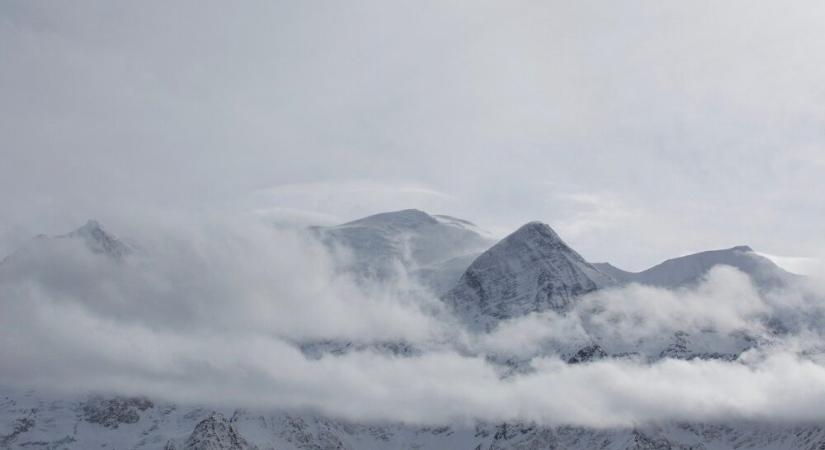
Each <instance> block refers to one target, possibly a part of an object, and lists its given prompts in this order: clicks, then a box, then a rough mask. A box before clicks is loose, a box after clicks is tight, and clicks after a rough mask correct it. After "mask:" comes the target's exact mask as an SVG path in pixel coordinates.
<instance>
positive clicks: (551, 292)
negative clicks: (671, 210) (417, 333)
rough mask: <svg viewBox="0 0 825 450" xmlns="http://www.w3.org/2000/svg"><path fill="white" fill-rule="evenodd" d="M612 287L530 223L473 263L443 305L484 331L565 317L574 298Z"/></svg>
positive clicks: (552, 234)
mask: <svg viewBox="0 0 825 450" xmlns="http://www.w3.org/2000/svg"><path fill="white" fill-rule="evenodd" d="M613 284H615V281H614V280H613V279H612V278H611V277H610V276H608V275H605V274H604V273H602V272H600V271H599V270H598V269H596V268H595V267H594V266H593V265H591V264H590V263H588V262H587V261H585V259H584V258H582V257H581V255H579V254H578V253H576V251H575V250H573V249H572V248H570V247H569V246H568V245H567V244H565V243H564V241H563V240H562V239H561V238H560V237H559V236H558V235H557V234H556V232H555V231H553V230H552V229H551V228H550V227H549V226H548V225H546V224H543V223H540V222H530V223H528V224H526V225H524V226H522V227H521V228H519V229H518V230H516V231H515V232H514V233H512V234H510V235H509V236H507V237H505V238H504V239H502V240H501V241H500V242H498V243H497V244H496V245H494V246H493V247H492V248H490V249H489V250H487V251H486V252H484V253H483V254H482V255H481V256H479V257H478V258H476V260H475V261H473V263H472V264H471V265H470V267H468V268H467V270H466V271H465V272H464V274H463V275H462V276H461V278H460V280H459V281H458V284H456V286H455V287H453V288H452V289H451V290H450V291H449V292H448V293H447V294H446V295H445V296H444V300H445V301H446V302H447V304H448V305H449V306H450V307H451V308H452V309H453V310H454V311H455V312H456V313H457V315H458V316H459V317H460V318H462V319H463V320H464V321H465V322H466V323H467V324H469V325H470V326H471V327H472V328H481V329H484V328H489V327H491V326H492V325H494V324H495V323H496V322H498V321H500V320H505V319H510V318H513V317H519V316H523V315H526V314H528V313H531V312H540V311H544V310H548V309H549V310H553V311H557V312H562V311H565V310H566V309H567V308H568V307H569V306H570V304H571V302H572V301H573V300H574V299H575V298H576V297H578V296H581V295H583V294H586V293H588V292H592V291H595V290H596V289H600V288H603V287H606V286H610V285H613Z"/></svg>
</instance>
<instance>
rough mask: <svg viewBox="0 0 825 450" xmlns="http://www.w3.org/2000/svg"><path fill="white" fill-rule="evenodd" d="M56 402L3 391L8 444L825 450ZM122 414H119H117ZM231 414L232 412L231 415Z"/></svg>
mask: <svg viewBox="0 0 825 450" xmlns="http://www.w3.org/2000/svg"><path fill="white" fill-rule="evenodd" d="M92 403H93V405H91V406H90V402H89V401H88V400H85V399H83V398H74V399H73V398H60V399H56V398H52V397H49V396H41V395H38V393H35V392H31V391H28V392H23V391H13V390H5V389H0V449H4V450H5V449H32V448H35V449H72V450H74V449H77V450H81V449H91V448H116V449H147V450H148V449H166V450H182V449H198V450H206V449H210V450H242V449H254V448H259V449H261V450H263V449H277V450H321V449H340V450H379V449H399V450H400V449H409V448H417V449H421V450H437V449H455V450H473V449H483V450H493V449H565V450H590V449H594V448H600V449H605V450H638V449H717V450H728V449H730V450H733V449H743V448H746V449H760V450H769V449H770V450H791V449H818V448H823V447H825V429H823V427H822V426H819V425H816V424H802V425H793V424H766V423H749V422H743V421H738V422H734V423H729V424H728V423H720V424H696V423H678V424H661V425H650V426H638V427H634V428H611V429H592V428H582V427H571V426H563V427H542V426H537V425H534V424H527V423H477V424H475V425H455V426H440V427H426V426H415V425H405V424H401V423H387V422H384V423H352V422H349V421H345V420H336V419H332V418H327V417H323V416H319V415H312V414H307V413H295V412H292V413H290V412H285V411H268V412H264V411H255V412H253V411H245V410H233V409H231V408H228V409H226V410H224V411H222V412H215V411H213V410H212V409H205V408H200V407H197V406H185V405H176V404H170V403H153V402H148V403H147V404H146V407H145V408H144V407H140V408H136V409H135V414H134V415H128V419H127V420H123V418H122V417H120V416H122V414H121V413H122V411H119V410H115V411H114V412H112V411H110V410H109V409H107V408H103V409H100V411H99V414H98V416H99V417H103V418H104V419H105V420H95V421H92V420H89V416H88V415H87V414H86V413H84V411H85V410H87V409H89V408H100V405H101V404H102V405H111V404H118V405H120V404H130V403H134V402H130V400H129V399H122V398H121V399H118V398H104V399H98V400H93V401H92ZM107 414H108V415H112V417H107ZM226 417H231V419H227V418H226Z"/></svg>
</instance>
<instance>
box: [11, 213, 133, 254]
mask: <svg viewBox="0 0 825 450" xmlns="http://www.w3.org/2000/svg"><path fill="white" fill-rule="evenodd" d="M66 243H79V244H81V245H84V246H85V247H86V248H87V249H88V250H89V251H91V252H92V253H95V254H99V255H103V256H106V257H110V258H113V259H116V260H117V259H121V258H124V257H126V256H127V255H130V254H132V253H134V251H135V248H134V247H133V246H132V245H130V244H127V243H126V242H124V241H122V240H120V239H119V238H118V237H117V236H115V235H114V234H112V233H110V232H108V231H107V230H105V229H104V228H103V226H101V225H100V223H98V222H97V221H96V220H93V219H89V220H88V221H87V222H86V223H85V224H84V225H83V226H81V227H79V228H77V229H75V230H73V231H70V232H69V233H66V234H61V235H57V236H46V235H43V234H41V235H38V236H36V237H34V238H33V239H32V240H30V241H29V242H28V243H26V244H25V245H23V246H22V247H21V248H19V249H17V250H16V251H15V252H13V253H12V254H10V255H8V256H7V257H6V258H4V259H3V261H2V263H6V262H8V261H12V260H15V259H19V258H25V257H27V256H31V255H33V254H36V253H39V252H46V253H48V252H51V251H55V247H56V246H60V245H62V244H66Z"/></svg>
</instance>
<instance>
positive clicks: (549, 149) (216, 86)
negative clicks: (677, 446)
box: [0, 0, 825, 269]
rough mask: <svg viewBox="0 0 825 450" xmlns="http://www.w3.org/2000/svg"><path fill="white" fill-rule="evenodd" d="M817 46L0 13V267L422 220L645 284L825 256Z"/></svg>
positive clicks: (521, 23)
mask: <svg viewBox="0 0 825 450" xmlns="http://www.w3.org/2000/svg"><path fill="white" fill-rule="evenodd" d="M823 23H825V3H823V2H821V1H818V0H813V1H797V2H779V1H777V2H750V1H726V2H711V1H691V2H658V1H633V2H630V1H613V2H604V1H599V2H595V1H575V2H573V1H564V2H561V1H559V2H556V1H543V2H538V1H507V2H504V1H501V2H486V1H480V2H479V1H473V2H469V1H467V2H463V1H437V2H429V1H416V2H406V1H405V2H388V1H385V0H381V1H358V2H337V1H330V2H324V1H313V2H304V1H295V2H275V1H260V2H254V1H250V2H244V3H243V4H237V3H233V4H227V3H224V2H220V3H219V2H202V1H192V2H174V3H173V2H166V1H157V2H152V1H146V2H111V1H99V2H87V1H75V2H55V1H45V2H40V1H31V0H25V1H23V0H21V1H14V0H0V136H2V144H1V145H0V161H2V163H0V210H2V213H0V250H2V251H3V253H7V252H8V251H9V249H10V248H12V247H14V246H15V245H17V244H18V243H20V242H21V241H22V240H23V239H26V238H28V237H29V236H30V235H32V234H37V233H41V232H45V233H59V232H64V231H67V230H68V229H70V228H74V227H76V226H78V225H80V224H81V223H82V222H83V221H85V219H86V218H88V217H96V218H99V219H100V220H101V221H103V222H104V223H105V224H112V226H110V228H114V231H115V232H118V229H127V228H128V223H129V221H130V218H132V217H134V216H137V215H140V214H144V216H143V219H141V220H146V217H157V218H159V219H158V220H162V219H161V218H162V217H163V215H162V214H164V213H170V212H174V213H179V212H182V211H183V212H185V211H218V212H221V211H222V212H227V213H232V212H235V211H238V210H256V211H259V212H264V213H266V214H268V215H269V216H272V217H275V218H281V219H285V220H286V219H288V220H301V221H308V222H335V221H342V220H348V219H352V218H355V217H359V216H362V215H366V214H370V213H374V212H379V211H384V210H392V209H402V208H409V207H416V208H421V209H424V210H426V211H428V212H432V213H447V214H452V215H456V216H459V217H463V218H467V219H470V220H473V221H475V222H477V223H478V224H479V225H481V226H482V227H484V228H487V229H489V230H491V231H493V232H494V233H496V234H499V235H503V234H505V233H507V232H509V231H511V230H513V229H514V228H515V227H517V226H518V225H520V224H522V223H524V222H526V221H529V220H541V221H544V222H547V223H549V224H550V225H551V226H553V227H554V228H556V229H557V231H559V233H560V234H561V235H562V237H563V238H565V239H566V240H567V241H568V242H569V243H570V244H571V245H572V246H573V247H574V248H576V249H578V250H579V251H580V252H581V253H582V254H583V255H585V256H586V257H587V258H589V259H591V260H611V261H613V262H615V263H616V264H617V265H620V266H624V267H626V268H630V269H641V268H643V267H645V266H648V265H651V264H653V263H656V262H658V261H660V260H662V259H664V258H667V257H671V256H675V255H678V254H682V253H685V252H690V251H697V250H702V249H709V248H719V247H730V246H734V245H738V244H749V245H751V246H753V247H754V248H756V249H757V250H760V251H763V252H765V253H769V254H773V255H781V256H796V257H821V256H823V255H825V199H823V193H825V83H823V82H822V80H825V31H823ZM148 211H151V214H152V215H146V214H149V213H147V212H148ZM136 221H137V220H136Z"/></svg>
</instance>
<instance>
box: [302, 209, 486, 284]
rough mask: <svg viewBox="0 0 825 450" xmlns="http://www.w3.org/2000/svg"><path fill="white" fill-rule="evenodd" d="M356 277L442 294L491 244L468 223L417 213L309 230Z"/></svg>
mask: <svg viewBox="0 0 825 450" xmlns="http://www.w3.org/2000/svg"><path fill="white" fill-rule="evenodd" d="M311 230H312V232H314V233H315V234H316V235H317V236H318V237H319V238H320V239H321V240H322V241H323V242H324V243H325V244H327V245H328V246H329V247H330V248H333V249H335V250H339V253H344V255H343V256H344V258H343V259H344V261H345V263H344V266H345V268H346V270H349V271H352V272H353V273H355V274H357V275H358V276H359V277H363V278H367V279H370V280H388V279H393V278H395V277H397V276H398V275H399V274H402V273H403V274H405V275H412V276H414V277H416V278H417V279H419V280H420V281H422V282H423V283H424V284H425V285H427V286H428V287H430V288H432V289H433V291H434V292H436V293H442V292H445V291H446V290H447V289H449V288H450V287H451V286H452V285H453V284H455V282H456V281H457V280H458V278H459V276H460V275H461V273H462V272H463V271H464V269H466V268H467V266H468V265H469V264H470V262H472V260H473V259H474V258H475V257H476V256H478V255H479V254H480V253H481V252H483V251H484V250H486V249H487V248H489V247H490V245H492V244H493V240H492V239H491V238H490V237H489V235H488V234H487V233H486V232H484V231H483V230H481V229H480V228H478V227H477V226H475V225H474V224H472V223H471V222H468V221H466V220H462V219H457V218H454V217H450V216H443V215H430V214H427V213H425V212H423V211H419V210H417V209H405V210H402V211H394V212H387V213H381V214H376V215H373V216H369V217H365V218H363V219H358V220H355V221H352V222H348V223H344V224H341V225H337V226H332V227H313V228H311Z"/></svg>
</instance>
